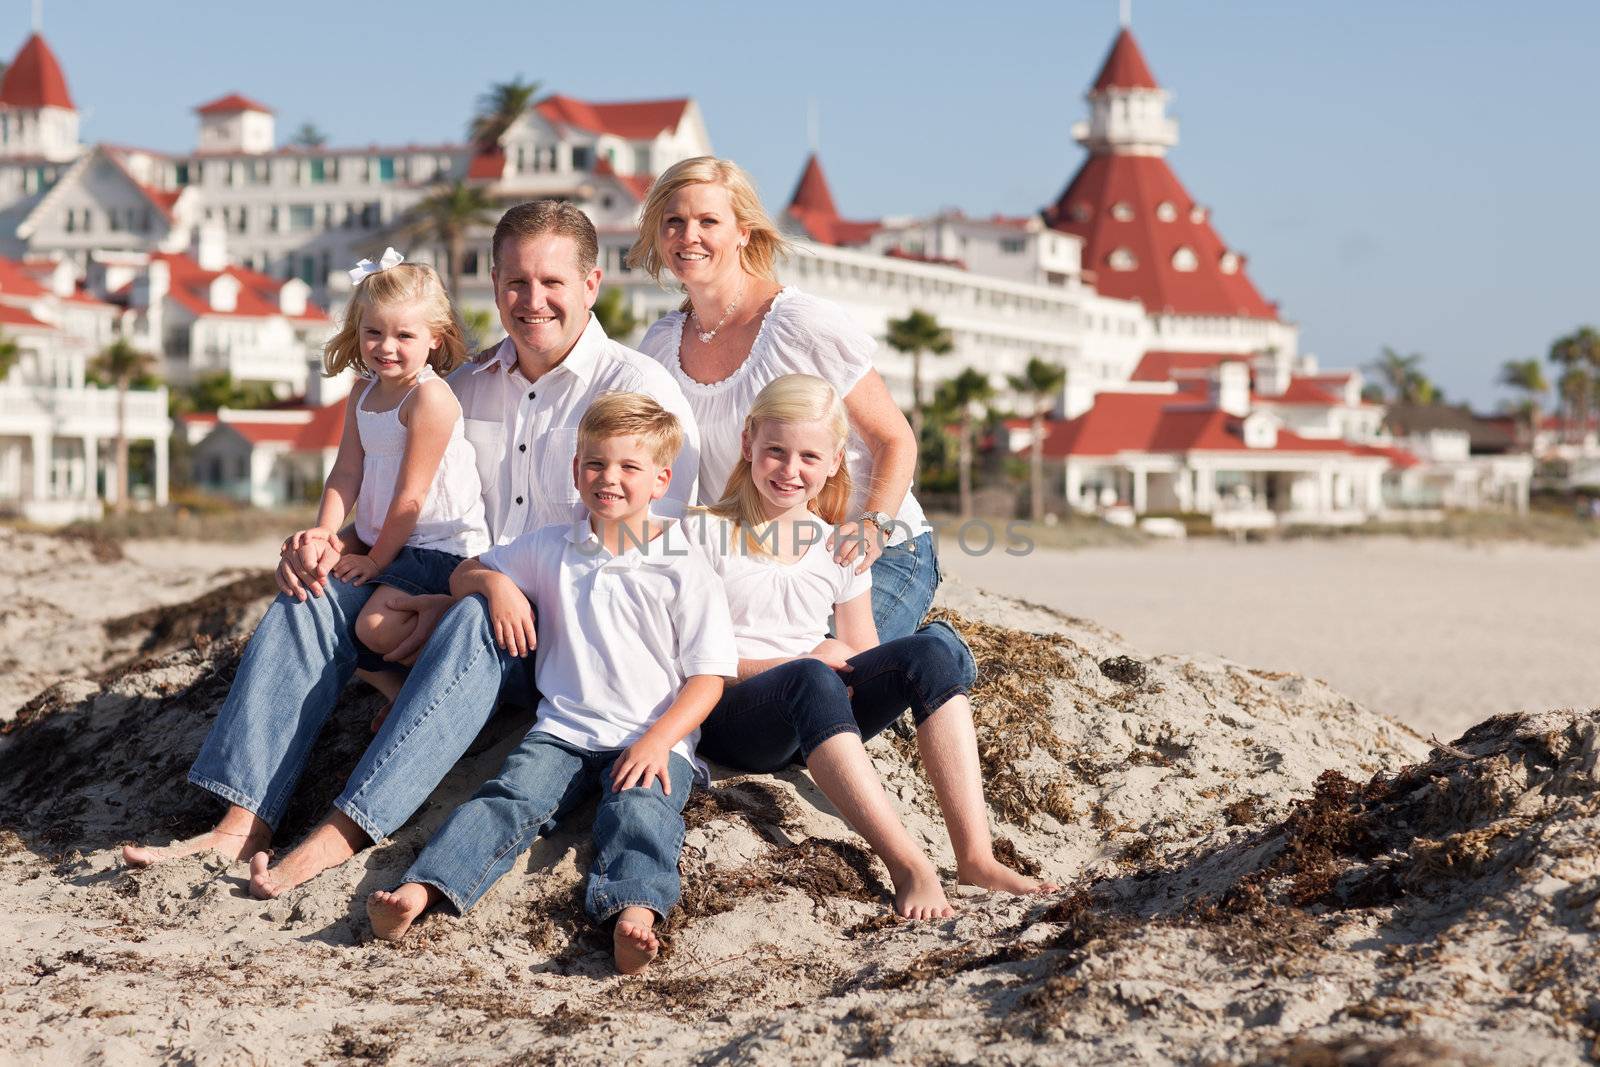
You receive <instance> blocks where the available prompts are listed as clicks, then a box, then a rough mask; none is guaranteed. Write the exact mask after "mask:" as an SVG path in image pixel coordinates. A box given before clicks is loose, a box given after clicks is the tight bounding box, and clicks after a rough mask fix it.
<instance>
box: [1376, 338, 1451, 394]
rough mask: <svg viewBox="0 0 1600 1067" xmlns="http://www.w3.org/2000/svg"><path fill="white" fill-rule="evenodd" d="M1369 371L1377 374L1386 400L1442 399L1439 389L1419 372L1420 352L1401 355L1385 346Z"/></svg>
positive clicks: (1420, 366) (1420, 364)
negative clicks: (1386, 397) (1387, 398)
mask: <svg viewBox="0 0 1600 1067" xmlns="http://www.w3.org/2000/svg"><path fill="white" fill-rule="evenodd" d="M1367 367H1368V369H1370V370H1373V371H1376V372H1377V375H1378V379H1379V381H1381V382H1382V383H1383V386H1384V391H1385V393H1386V394H1387V395H1388V397H1389V398H1390V399H1391V400H1393V401H1395V402H1396V403H1399V404H1433V403H1437V402H1438V401H1439V400H1440V399H1441V397H1440V393H1439V388H1438V386H1436V385H1434V384H1433V382H1431V381H1429V380H1428V377H1427V375H1425V374H1423V373H1422V353H1420V352H1413V353H1411V355H1409V356H1402V355H1401V354H1400V353H1398V352H1396V351H1395V350H1394V349H1392V348H1390V347H1388V346H1387V345H1385V346H1384V349H1383V354H1382V355H1381V356H1379V357H1378V358H1377V360H1375V361H1374V362H1372V363H1369V364H1367Z"/></svg>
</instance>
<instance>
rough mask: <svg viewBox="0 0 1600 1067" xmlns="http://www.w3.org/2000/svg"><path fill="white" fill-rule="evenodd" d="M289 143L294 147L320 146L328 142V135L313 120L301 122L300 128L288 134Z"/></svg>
mask: <svg viewBox="0 0 1600 1067" xmlns="http://www.w3.org/2000/svg"><path fill="white" fill-rule="evenodd" d="M289 143H290V144H291V145H293V146H295V147H296V148H321V147H322V146H323V145H325V144H327V143H328V135H327V134H325V133H323V132H322V130H321V129H320V128H319V127H318V126H317V124H316V123H315V122H302V123H301V124H300V128H299V129H298V130H295V131H294V133H292V134H290V135H289Z"/></svg>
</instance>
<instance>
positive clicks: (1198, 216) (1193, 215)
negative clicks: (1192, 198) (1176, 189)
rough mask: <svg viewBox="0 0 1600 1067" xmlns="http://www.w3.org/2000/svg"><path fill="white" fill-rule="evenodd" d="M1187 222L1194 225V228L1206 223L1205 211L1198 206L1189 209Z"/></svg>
mask: <svg viewBox="0 0 1600 1067" xmlns="http://www.w3.org/2000/svg"><path fill="white" fill-rule="evenodd" d="M1189 221H1190V222H1192V223H1194V224H1195V225H1196V226H1198V225H1200V224H1201V223H1202V222H1204V221H1206V209H1205V208H1203V207H1201V206H1200V205H1199V204H1196V205H1195V206H1194V207H1192V208H1190V209H1189Z"/></svg>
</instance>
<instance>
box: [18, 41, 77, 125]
mask: <svg viewBox="0 0 1600 1067" xmlns="http://www.w3.org/2000/svg"><path fill="white" fill-rule="evenodd" d="M0 104H6V105H8V106H10V107H64V108H66V109H67V110H69V111H76V110H77V108H76V107H74V106H73V104H72V96H71V94H70V93H68V92H67V79H66V75H64V74H62V73H61V64H60V63H59V62H58V61H57V60H56V54H55V53H54V52H52V51H50V46H49V45H47V44H45V43H44V38H43V37H40V36H39V35H38V34H37V33H35V34H33V35H32V36H30V37H29V38H28V39H27V41H25V42H24V43H23V45H22V50H21V51H20V52H18V53H17V58H15V59H13V60H12V61H11V66H9V67H7V68H6V73H5V77H4V78H0Z"/></svg>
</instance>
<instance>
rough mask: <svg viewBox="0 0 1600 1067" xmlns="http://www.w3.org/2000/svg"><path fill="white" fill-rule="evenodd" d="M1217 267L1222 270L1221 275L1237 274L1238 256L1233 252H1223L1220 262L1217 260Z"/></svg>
mask: <svg viewBox="0 0 1600 1067" xmlns="http://www.w3.org/2000/svg"><path fill="white" fill-rule="evenodd" d="M1217 266H1219V267H1221V268H1222V273H1224V274H1237V273H1239V256H1238V254H1237V253H1235V252H1224V253H1222V258H1221V259H1220V260H1218V262H1217Z"/></svg>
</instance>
